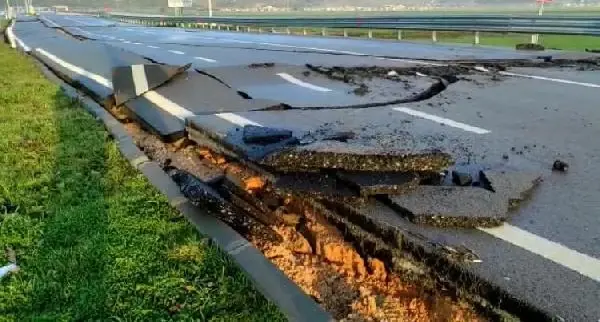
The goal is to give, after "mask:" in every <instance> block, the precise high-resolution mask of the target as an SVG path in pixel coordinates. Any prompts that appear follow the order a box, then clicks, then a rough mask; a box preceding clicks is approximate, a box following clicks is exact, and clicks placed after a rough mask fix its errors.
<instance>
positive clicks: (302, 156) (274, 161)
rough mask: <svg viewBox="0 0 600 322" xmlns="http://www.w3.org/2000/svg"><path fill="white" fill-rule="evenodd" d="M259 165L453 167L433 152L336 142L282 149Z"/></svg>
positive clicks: (295, 168)
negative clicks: (382, 148) (393, 149)
mask: <svg viewBox="0 0 600 322" xmlns="http://www.w3.org/2000/svg"><path fill="white" fill-rule="evenodd" d="M259 162H260V163H261V164H262V165H264V166H268V167H271V168H273V169H275V170H277V171H282V172H301V171H307V170H314V169H339V170H347V171H389V172H392V171H396V172H410V171H420V172H421V171H422V172H427V171H432V172H439V171H442V170H443V169H445V168H447V167H448V166H449V165H451V164H452V163H453V161H452V158H451V157H450V155H449V154H448V153H444V152H441V151H439V150H435V149H434V150H406V151H393V152H389V151H383V150H381V149H376V148H372V147H367V146H363V145H358V144H348V143H342V142H337V141H317V142H314V143H311V144H307V145H304V146H296V147H293V148H287V149H283V150H280V151H276V152H274V153H271V154H269V155H267V156H266V157H265V158H263V159H262V160H260V161H259Z"/></svg>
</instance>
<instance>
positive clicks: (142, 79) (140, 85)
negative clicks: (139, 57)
mask: <svg viewBox="0 0 600 322" xmlns="http://www.w3.org/2000/svg"><path fill="white" fill-rule="evenodd" d="M131 77H132V78H133V88H134V89H135V95H140V94H142V93H145V92H147V91H148V78H146V69H145V68H144V65H131Z"/></svg>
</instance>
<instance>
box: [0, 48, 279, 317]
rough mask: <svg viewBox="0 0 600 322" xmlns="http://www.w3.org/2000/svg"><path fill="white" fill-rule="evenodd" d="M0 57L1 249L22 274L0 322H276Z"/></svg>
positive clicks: (80, 121)
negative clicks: (173, 321)
mask: <svg viewBox="0 0 600 322" xmlns="http://www.w3.org/2000/svg"><path fill="white" fill-rule="evenodd" d="M0 61H2V64H0V75H2V77H1V78H0V124H1V125H0V248H1V249H2V251H4V250H13V251H14V253H16V258H17V263H18V265H19V266H20V271H19V272H17V273H12V274H9V275H8V276H6V277H4V278H2V279H1V280H0V320H2V321H23V320H192V319H193V320H204V321H250V320H254V321H277V320H282V319H283V317H282V316H281V314H280V313H279V312H278V310H277V309H276V307H274V306H273V305H272V304H270V303H269V302H267V301H266V300H265V299H264V298H263V297H262V295H261V294H259V293H258V292H257V291H256V290H255V289H254V288H253V287H252V285H251V283H250V282H249V281H248V280H247V279H246V278H245V276H244V275H243V274H242V273H241V271H240V270H239V269H238V268H237V267H236V266H235V265H234V264H233V263H232V262H230V260H229V259H228V257H227V256H226V255H224V254H223V253H221V252H220V251H219V250H218V249H216V248H214V247H213V246H210V245H208V244H207V242H206V240H205V239H203V238H202V236H199V235H198V233H197V232H196V231H195V229H194V228H193V227H192V226H191V225H190V224H188V222H187V221H186V220H185V219H184V218H183V217H181V216H180V215H179V214H178V213H177V212H176V211H175V210H173V209H172V208H170V207H169V205H168V202H167V201H166V199H165V198H164V197H163V196H161V195H160V194H159V193H158V192H157V191H156V190H155V189H154V188H153V187H152V186H151V185H150V184H149V183H148V181H147V180H146V179H145V178H144V177H143V176H142V175H141V174H139V173H138V172H137V171H135V170H134V169H133V168H132V167H131V166H130V165H129V164H128V163H127V162H126V161H125V160H124V159H123V158H122V157H121V155H120V153H119V152H118V149H117V147H116V145H115V143H114V142H113V141H112V140H111V139H110V137H109V135H108V133H107V132H106V131H105V130H104V128H103V127H102V125H101V124H99V123H98V122H96V121H95V120H94V119H93V118H92V116H90V115H89V114H87V113H86V112H85V111H84V110H83V109H82V107H81V106H80V105H79V103H78V102H76V101H73V100H71V99H69V98H67V97H66V96H64V95H63V94H62V93H61V92H60V89H59V87H58V86H57V85H55V84H52V83H50V82H49V81H47V80H46V79H45V78H44V77H43V76H42V74H41V73H40V72H39V71H38V70H37V69H36V66H35V65H34V64H33V63H32V62H31V61H29V59H28V58H26V57H25V56H22V55H19V54H17V53H16V52H15V51H13V50H11V49H9V48H8V46H5V45H0ZM7 253H10V251H7ZM0 254H2V253H1V252H0ZM7 261H8V258H7V256H4V254H3V255H0V266H3V265H5V264H6V263H7Z"/></svg>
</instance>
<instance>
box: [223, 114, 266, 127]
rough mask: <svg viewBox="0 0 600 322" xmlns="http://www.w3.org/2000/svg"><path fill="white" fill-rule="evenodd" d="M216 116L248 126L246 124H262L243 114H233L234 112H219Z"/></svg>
mask: <svg viewBox="0 0 600 322" xmlns="http://www.w3.org/2000/svg"><path fill="white" fill-rule="evenodd" d="M215 116H217V117H220V118H222V119H224V120H225V121H228V122H230V123H233V124H235V125H238V126H246V125H254V126H262V125H260V124H258V123H256V122H254V121H251V120H249V119H247V118H245V117H243V116H241V115H237V114H233V113H219V114H215Z"/></svg>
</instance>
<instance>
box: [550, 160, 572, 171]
mask: <svg viewBox="0 0 600 322" xmlns="http://www.w3.org/2000/svg"><path fill="white" fill-rule="evenodd" d="M552 170H554V171H560V172H566V171H567V170H569V165H568V164H567V163H566V162H564V161H561V160H556V161H554V163H553V164H552Z"/></svg>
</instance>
